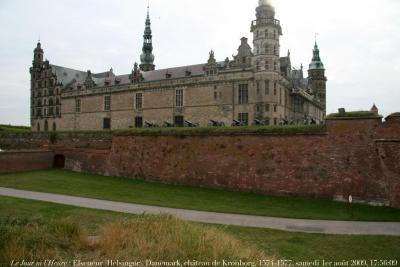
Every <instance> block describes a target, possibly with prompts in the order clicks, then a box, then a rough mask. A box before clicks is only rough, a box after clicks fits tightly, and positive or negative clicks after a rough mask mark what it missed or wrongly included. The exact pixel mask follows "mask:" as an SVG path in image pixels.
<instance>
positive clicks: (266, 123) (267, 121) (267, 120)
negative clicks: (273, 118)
mask: <svg viewBox="0 0 400 267" xmlns="http://www.w3.org/2000/svg"><path fill="white" fill-rule="evenodd" d="M264 123H265V125H269V124H270V122H269V118H268V117H266V118H265V119H264Z"/></svg>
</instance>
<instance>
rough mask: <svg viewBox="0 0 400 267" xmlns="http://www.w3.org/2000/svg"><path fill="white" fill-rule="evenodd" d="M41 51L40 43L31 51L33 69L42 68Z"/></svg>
mask: <svg viewBox="0 0 400 267" xmlns="http://www.w3.org/2000/svg"><path fill="white" fill-rule="evenodd" d="M43 55H44V52H43V49H42V44H41V43H40V41H39V42H38V43H37V45H36V48H35V50H33V62H32V66H33V68H41V67H42V66H43Z"/></svg>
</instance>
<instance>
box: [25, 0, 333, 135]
mask: <svg viewBox="0 0 400 267" xmlns="http://www.w3.org/2000/svg"><path fill="white" fill-rule="evenodd" d="M251 32H252V34H253V47H251V46H250V45H249V44H248V39H247V38H242V39H241V43H240V46H239V48H238V51H237V54H236V55H235V56H234V57H233V58H226V59H225V60H224V61H217V60H216V58H215V55H214V52H213V51H211V52H210V53H209V56H208V60H207V62H206V63H202V64H197V65H190V66H183V67H177V68H169V69H156V66H155V65H154V60H155V56H154V55H153V43H152V31H151V21H150V16H149V13H147V19H146V23H145V31H144V42H143V49H142V54H141V56H140V61H141V64H140V65H139V64H136V63H135V64H134V66H133V70H132V72H131V73H130V74H126V75H115V74H114V73H113V70H112V69H111V70H109V71H106V72H103V73H91V71H87V72H84V71H79V70H74V69H70V68H65V67H61V66H57V65H52V64H50V63H49V61H48V60H44V52H43V49H42V47H41V44H40V42H39V43H38V44H37V47H36V48H35V50H34V59H33V64H32V67H31V68H30V74H31V126H32V130H34V131H57V130H62V131H72V130H102V129H126V128H134V127H144V126H155V125H158V126H162V125H164V126H172V125H173V126H188V125H189V126H190V125H194V124H195V125H201V126H206V125H210V123H211V122H214V124H215V123H217V124H221V125H222V124H224V125H231V124H232V123H236V124H240V125H251V124H253V123H255V122H256V123H262V124H267V125H276V124H282V123H290V124H304V123H323V122H324V118H325V115H326V82H327V78H326V77H325V68H324V65H323V63H322V61H321V59H320V55H319V49H318V46H317V44H315V47H314V50H313V57H312V62H311V63H310V65H309V69H308V77H304V73H303V67H301V68H300V69H295V68H292V65H291V60H290V53H289V52H288V54H287V55H286V56H284V57H281V55H280V44H279V40H280V37H281V35H282V28H281V25H280V21H279V20H277V19H276V18H275V8H274V7H273V5H272V4H271V3H270V1H269V0H260V1H259V3H258V7H257V8H256V19H255V20H254V21H252V22H251Z"/></svg>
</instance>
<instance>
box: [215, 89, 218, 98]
mask: <svg viewBox="0 0 400 267" xmlns="http://www.w3.org/2000/svg"><path fill="white" fill-rule="evenodd" d="M217 99H218V92H217V91H215V92H214V100H217Z"/></svg>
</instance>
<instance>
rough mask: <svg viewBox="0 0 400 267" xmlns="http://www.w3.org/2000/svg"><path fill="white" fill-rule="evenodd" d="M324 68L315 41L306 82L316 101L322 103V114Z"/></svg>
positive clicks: (324, 102) (324, 103)
mask: <svg viewBox="0 0 400 267" xmlns="http://www.w3.org/2000/svg"><path fill="white" fill-rule="evenodd" d="M327 80H328V79H327V78H326V77H325V68H324V64H323V63H322V61H321V57H320V55H319V48H318V44H317V42H315V46H314V50H313V58H312V61H311V63H310V66H309V69H308V82H309V85H310V89H311V91H312V92H313V93H314V95H315V96H316V97H317V99H318V101H319V102H320V103H321V104H322V106H323V110H324V115H326V82H327Z"/></svg>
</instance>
